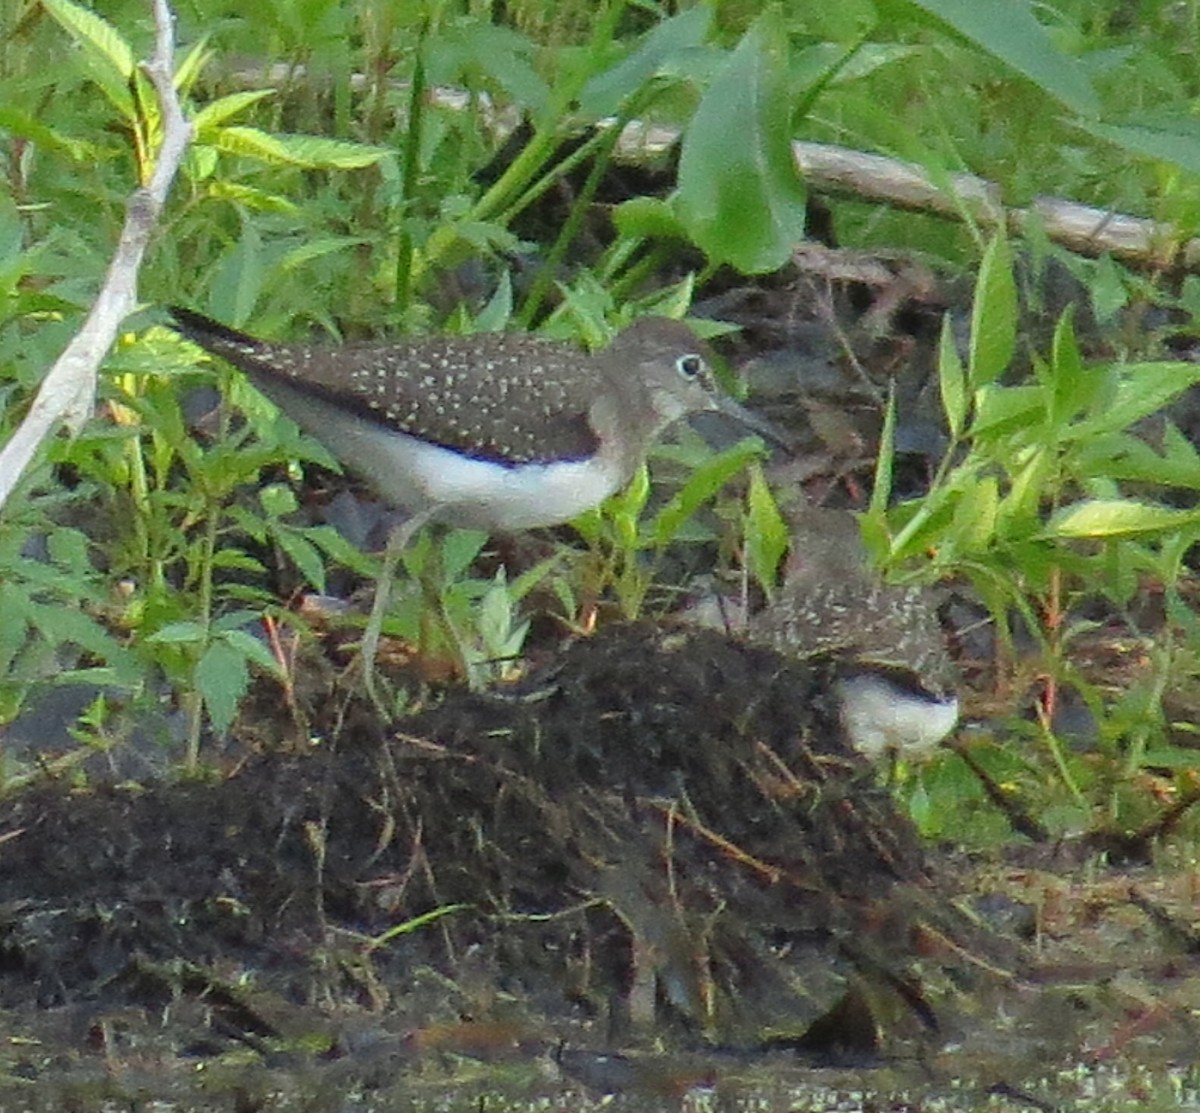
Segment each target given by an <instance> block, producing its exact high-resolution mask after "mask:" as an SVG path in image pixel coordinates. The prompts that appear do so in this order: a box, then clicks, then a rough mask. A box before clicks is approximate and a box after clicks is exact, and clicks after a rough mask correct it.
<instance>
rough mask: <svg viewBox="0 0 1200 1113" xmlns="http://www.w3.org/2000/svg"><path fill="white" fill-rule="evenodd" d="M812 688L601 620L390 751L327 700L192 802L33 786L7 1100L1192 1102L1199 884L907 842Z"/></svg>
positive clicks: (9, 876)
mask: <svg viewBox="0 0 1200 1113" xmlns="http://www.w3.org/2000/svg"><path fill="white" fill-rule="evenodd" d="M838 667H839V665H838V662H837V661H836V659H832V658H830V659H826V658H815V659H812V660H809V661H805V662H796V661H788V660H785V659H784V658H781V657H779V656H777V655H776V654H774V653H773V652H771V651H769V650H766V649H760V648H754V647H750V646H747V645H744V644H742V643H740V642H738V641H736V640H734V639H730V638H728V637H726V636H724V635H721V634H717V633H712V632H704V631H700V632H696V631H691V632H683V631H678V630H676V631H671V630H662V629H658V628H655V627H650V626H615V627H610V628H608V629H606V630H604V631H601V633H599V634H598V635H596V636H594V637H592V638H588V639H582V640H580V641H578V642H576V643H575V644H574V645H573V646H571V647H570V648H569V649H567V650H566V651H565V652H564V654H563V655H562V656H561V658H560V659H559V660H558V661H556V662H555V664H554V665H553V667H551V668H547V669H546V670H543V671H542V672H541V673H540V674H537V675H534V676H532V677H530V678H528V679H527V680H526V681H525V682H523V683H522V684H521V685H520V686H518V687H516V688H510V689H506V690H504V691H503V692H502V693H484V694H470V693H466V692H462V691H460V692H457V693H452V694H450V695H449V696H448V697H447V698H446V699H445V700H444V701H443V702H440V703H437V704H436V705H435V706H432V707H431V709H429V710H426V711H424V712H420V713H417V714H415V715H413V716H411V717H410V718H407V719H405V720H403V721H401V722H400V723H398V724H396V725H395V726H394V727H391V728H387V729H384V728H381V726H380V725H379V720H378V716H376V715H375V714H373V713H370V712H368V710H367V709H366V708H364V707H363V706H362V705H361V704H359V703H357V702H356V701H355V700H353V699H352V698H349V697H346V696H341V695H338V694H337V693H336V692H333V691H331V692H329V693H328V694H327V698H325V699H323V700H321V701H319V703H318V704H316V705H315V707H316V706H319V707H321V708H323V710H315V709H314V718H313V721H312V723H311V727H312V732H311V737H312V743H311V745H310V746H309V747H307V748H306V749H304V750H303V751H296V750H295V749H293V750H292V751H291V752H280V751H278V750H276V751H274V752H263V753H259V754H257V755H255V756H250V757H247V758H246V759H245V760H244V761H243V762H241V763H240V765H239V766H238V767H237V768H234V769H232V770H229V771H226V772H225V773H223V774H221V775H213V776H211V777H210V778H208V779H205V780H193V781H184V782H180V781H164V782H160V783H155V784H118V783H110V784H107V785H98V784H96V783H90V784H88V785H86V786H85V787H79V788H73V787H72V786H71V785H70V784H68V783H64V782H63V781H61V780H56V779H53V778H47V779H46V780H45V782H44V783H40V784H36V785H34V786H32V787H30V788H29V789H28V790H26V791H24V792H21V793H19V794H17V795H15V796H13V797H11V798H10V799H8V800H6V801H5V802H4V803H3V805H2V807H0V1008H3V1010H4V1016H5V1021H6V1032H7V1039H6V1041H5V1043H4V1045H3V1061H2V1063H0V1109H4V1110H9V1109H14V1110H15V1109H23V1108H28V1109H47V1110H49V1109H71V1110H80V1111H83V1110H92V1109H108V1108H112V1109H118V1108H119V1109H149V1108H179V1109H204V1110H210V1109H211V1110H230V1111H236V1113H249V1111H252V1110H260V1109H261V1110H268V1109H270V1110H276V1109H280V1110H282V1109H288V1110H291V1109H305V1110H325V1109H330V1110H342V1109H400V1108H434V1107H436V1108H441V1109H451V1108H462V1109H468V1108H469V1109H497V1108H527V1107H529V1103H530V1102H535V1101H536V1102H540V1103H541V1104H542V1107H546V1103H549V1107H551V1108H562V1109H570V1108H582V1107H585V1106H586V1105H588V1104H589V1103H591V1102H594V1101H598V1100H602V1099H603V1098H604V1096H605V1095H614V1094H615V1095H619V1096H620V1099H621V1100H622V1102H624V1103H625V1104H626V1106H628V1107H634V1108H641V1107H645V1108H680V1107H681V1103H683V1104H684V1105H685V1106H689V1107H690V1106H691V1105H694V1104H695V1103H696V1102H697V1101H700V1100H703V1101H705V1102H708V1103H714V1102H715V1103H716V1104H717V1107H726V1108H740V1107H743V1105H744V1104H745V1103H748V1102H751V1101H757V1102H758V1103H759V1104H758V1105H757V1107H758V1108H771V1109H775V1108H778V1109H801V1108H824V1107H833V1106H832V1105H831V1104H830V1103H837V1102H842V1103H843V1104H842V1105H841V1106H839V1107H843V1108H845V1107H847V1106H845V1104H844V1102H845V1101H847V1100H851V1101H852V1100H855V1099H852V1098H850V1097H847V1095H851V1094H854V1093H858V1094H859V1095H860V1099H858V1100H860V1104H861V1094H862V1093H864V1092H867V1093H877V1094H879V1095H881V1096H880V1097H879V1098H878V1099H875V1100H876V1102H877V1103H876V1105H875V1107H877V1108H898V1107H904V1108H925V1107H933V1106H932V1105H929V1104H927V1103H930V1102H932V1101H933V1099H934V1097H937V1098H938V1100H945V1099H947V1098H949V1099H951V1100H952V1102H956V1103H958V1104H959V1106H960V1107H962V1108H974V1107H977V1106H978V1105H979V1104H981V1103H983V1102H984V1101H991V1102H993V1103H999V1105H1000V1107H1005V1108H1008V1107H1012V1108H1049V1107H1056V1106H1057V1105H1059V1104H1060V1103H1068V1102H1071V1101H1074V1100H1077V1099H1078V1098H1079V1097H1080V1095H1081V1094H1083V1093H1085V1092H1092V1091H1093V1090H1094V1089H1095V1088H1096V1087H1097V1086H1102V1085H1104V1083H1103V1079H1104V1078H1106V1077H1109V1078H1110V1079H1111V1080H1112V1081H1111V1085H1112V1086H1114V1087H1115V1089H1116V1092H1118V1093H1123V1092H1125V1091H1126V1090H1128V1089H1129V1088H1130V1087H1131V1086H1134V1087H1135V1088H1137V1087H1141V1088H1142V1090H1143V1091H1144V1090H1145V1087H1146V1086H1148V1085H1150V1082H1149V1081H1148V1079H1151V1080H1153V1082H1154V1084H1155V1085H1163V1086H1168V1087H1175V1088H1176V1089H1179V1088H1182V1087H1186V1086H1187V1084H1188V1078H1189V1077H1190V1076H1189V1074H1188V1071H1189V1070H1190V1069H1192V1068H1191V1064H1192V1062H1193V1060H1194V1054H1195V1047H1196V1046H1198V1045H1200V1044H1198V1041H1197V1037H1198V1035H1200V1033H1198V1032H1197V1030H1196V1022H1195V1015H1196V1012H1195V1011H1196V1009H1197V1008H1198V1007H1200V979H1198V978H1197V976H1196V975H1197V973H1198V972H1200V959H1198V957H1197V956H1198V953H1200V936H1197V934H1196V932H1195V923H1194V921H1195V919H1196V913H1195V908H1196V901H1195V891H1194V886H1195V874H1194V872H1193V871H1192V870H1191V868H1190V866H1191V864H1190V863H1189V862H1186V861H1184V860H1182V859H1180V860H1178V861H1173V860H1172V859H1171V857H1170V854H1169V852H1166V851H1164V852H1163V853H1162V855H1161V856H1160V861H1159V862H1158V868H1157V869H1156V870H1155V871H1154V872H1150V871H1149V870H1148V869H1145V872H1143V871H1142V870H1134V871H1131V870H1129V869H1128V868H1126V869H1125V870H1116V869H1113V868H1105V867H1103V866H1100V865H1098V864H1097V863H1096V861H1095V858H1094V856H1091V857H1090V858H1089V859H1088V860H1087V861H1086V862H1082V863H1081V862H1074V863H1072V862H1071V861H1070V858H1069V857H1068V851H1067V850H1066V848H1056V849H1053V850H1052V849H1047V848H1044V847H1043V848H1039V849H1036V850H1034V849H1033V848H1027V849H1025V850H1023V851H1014V852H1012V853H1011V854H1010V855H1009V856H1008V858H1007V859H1005V860H999V859H997V860H993V861H991V862H988V863H981V862H968V861H964V860H961V858H958V859H956V858H954V857H952V856H950V855H948V854H947V855H943V854H939V853H938V852H936V851H933V850H931V849H929V848H927V847H925V846H923V845H922V843H921V841H920V840H919V839H918V837H917V835H916V833H915V832H914V830H913V829H912V827H911V825H910V824H909V823H908V821H907V820H906V819H904V818H903V817H902V816H901V815H900V814H899V813H898V812H897V811H896V809H895V807H894V806H893V803H892V796H891V794H890V793H889V791H888V788H887V785H886V784H884V783H883V782H884V780H885V779H886V777H885V775H884V774H883V773H881V770H880V769H879V768H877V767H874V766H871V765H869V764H867V763H866V762H865V761H863V760H862V759H861V758H859V757H858V756H857V755H856V754H854V753H853V752H851V751H850V750H849V749H848V748H847V747H846V745H845V743H844V741H843V739H842V737H841V733H840V728H839V726H838V723H837V720H836V716H835V713H834V710H833V708H832V706H831V704H830V701H829V698H828V692H829V690H830V686H831V683H832V678H833V676H834V675H835V673H836V670H837V668H838ZM1131 1079H1133V1080H1134V1081H1132V1082H1131ZM902 1094H903V1095H907V1096H906V1097H904V1098H903V1102H905V1103H907V1104H903V1105H902V1106H898V1105H896V1104H895V1103H896V1102H900V1101H901V1100H902V1099H901V1097H900V1095H902ZM887 1095H891V1096H890V1097H888V1096H887ZM764 1103H765V1104H764ZM1047 1103H1048V1104H1047ZM854 1107H855V1106H854V1105H853V1104H851V1105H850V1106H849V1108H854ZM1083 1107H1088V1106H1086V1105H1085V1106H1083ZM1092 1107H1096V1108H1098V1107H1100V1106H1092Z"/></svg>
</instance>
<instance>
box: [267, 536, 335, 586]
mask: <svg viewBox="0 0 1200 1113" xmlns="http://www.w3.org/2000/svg"><path fill="white" fill-rule="evenodd" d="M271 535H272V536H273V537H274V538H275V540H276V542H278V544H279V547H280V548H281V549H282V550H283V551H284V552H285V553H287V555H288V557H289V558H290V559H291V561H292V563H293V564H294V565H295V566H296V567H297V568H298V569H299V570H300V575H302V576H303V577H304V579H305V580H306V581H307V582H308V583H310V584H312V586H313V588H314V589H315V590H316V591H318V592H320V593H321V594H324V592H325V562H324V561H323V560H322V559H321V554H320V552H319V551H318V549H317V547H316V546H315V545H314V544H312V542H310V541H309V540H308V539H307V538H306V537H304V535H303V534H302V533H301V532H300V531H299V530H294V529H288V528H286V527H282V526H280V527H277V528H276V529H274V530H272V531H271Z"/></svg>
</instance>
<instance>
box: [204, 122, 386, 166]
mask: <svg viewBox="0 0 1200 1113" xmlns="http://www.w3.org/2000/svg"><path fill="white" fill-rule="evenodd" d="M209 143H210V144H211V145H212V146H213V147H215V148H216V149H217V150H219V151H224V152H226V153H227V154H233V155H242V156H244V157H246V158H255V159H258V160H259V161H261V162H266V163H273V164H278V165H283V166H298V167H302V168H303V169H306V170H321V169H333V170H358V169H361V168H362V167H364V166H374V165H375V164H376V163H377V162H379V161H380V160H381V159H384V158H388V157H390V156H391V155H392V154H393V152H392V151H391V150H389V149H388V148H386V147H368V146H366V145H364V144H361V143H344V142H341V141H340V140H337V139H320V138H318V137H316V136H311V135H269V134H267V132H265V131H261V130H260V129H258V128H250V127H239V126H236V125H235V126H232V127H223V128H217V129H215V130H214V132H213V135H212V136H211V138H210V139H209Z"/></svg>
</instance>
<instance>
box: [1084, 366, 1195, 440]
mask: <svg viewBox="0 0 1200 1113" xmlns="http://www.w3.org/2000/svg"><path fill="white" fill-rule="evenodd" d="M1121 372H1122V373H1121V379H1120V381H1119V382H1118V384H1117V388H1116V390H1115V391H1114V392H1113V394H1112V396H1111V397H1108V398H1105V399H1104V403H1105V404H1104V405H1103V406H1102V407H1100V408H1099V409H1098V411H1097V412H1096V413H1095V414H1093V415H1091V416H1089V417H1088V418H1087V419H1086V420H1084V421H1081V422H1080V423H1079V424H1078V425H1077V426H1076V427H1075V428H1074V430H1073V431H1072V435H1073V437H1074V438H1075V439H1076V440H1080V441H1082V440H1086V439H1087V438H1089V437H1096V436H1100V435H1101V434H1103V433H1114V432H1120V431H1121V430H1123V429H1128V428H1129V427H1130V426H1131V425H1134V424H1136V423H1137V422H1139V421H1141V420H1142V419H1143V418H1145V417H1149V416H1150V415H1151V414H1153V413H1157V412H1158V411H1159V410H1161V409H1163V407H1165V406H1167V405H1169V404H1170V403H1171V402H1173V401H1174V400H1175V399H1176V398H1178V397H1179V396H1180V395H1181V394H1182V393H1183V392H1184V391H1185V390H1190V389H1191V388H1192V387H1193V386H1195V385H1197V384H1198V383H1200V365H1198V364H1195V363H1133V364H1130V365H1129V366H1127V367H1124V368H1121ZM1093 373H1094V374H1095V373H1098V372H1097V370H1096V369H1093Z"/></svg>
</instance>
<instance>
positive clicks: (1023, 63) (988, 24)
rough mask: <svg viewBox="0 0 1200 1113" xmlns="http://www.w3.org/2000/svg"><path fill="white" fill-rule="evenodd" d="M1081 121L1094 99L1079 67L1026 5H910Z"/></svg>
mask: <svg viewBox="0 0 1200 1113" xmlns="http://www.w3.org/2000/svg"><path fill="white" fill-rule="evenodd" d="M912 2H913V3H915V4H916V5H917V6H918V7H921V8H924V9H925V11H927V12H929V13H930V14H931V15H933V16H936V17H937V18H938V19H940V20H942V21H943V22H945V23H947V24H949V25H950V26H951V27H953V28H954V30H956V31H957V32H958V33H959V34H960V35H962V36H963V37H964V38H967V39H970V40H971V41H972V42H973V43H975V44H976V45H978V46H980V47H982V48H983V49H984V50H986V51H987V52H988V53H989V54H991V55H992V56H993V57H995V58H998V59H999V60H1000V61H1001V62H1003V63H1005V65H1008V66H1010V67H1012V68H1013V69H1014V70H1016V71H1017V72H1018V73H1020V74H1023V75H1024V76H1025V77H1027V78H1029V80H1030V81H1032V82H1033V83H1034V84H1035V85H1037V86H1038V88H1040V89H1042V90H1043V91H1044V92H1046V93H1048V94H1049V95H1050V96H1052V97H1054V98H1055V99H1056V100H1058V101H1060V102H1061V103H1062V104H1064V105H1066V106H1067V107H1068V108H1070V109H1071V110H1072V111H1073V112H1077V113H1079V114H1080V115H1081V116H1099V115H1100V100H1099V98H1098V97H1097V96H1096V91H1095V89H1093V88H1092V85H1091V82H1090V81H1089V80H1088V78H1087V74H1086V73H1085V72H1084V70H1083V67H1082V66H1081V65H1080V64H1079V62H1077V61H1076V60H1075V59H1074V58H1072V57H1070V56H1069V55H1067V54H1064V53H1063V52H1062V51H1061V50H1059V49H1058V47H1056V46H1055V45H1054V41H1053V39H1051V37H1050V35H1049V33H1048V32H1047V31H1046V28H1045V27H1043V26H1042V25H1041V24H1040V23H1039V22H1038V21H1037V19H1036V17H1035V16H1034V14H1033V13H1034V6H1033V5H1032V4H1030V3H1029V2H1028V0H912Z"/></svg>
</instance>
